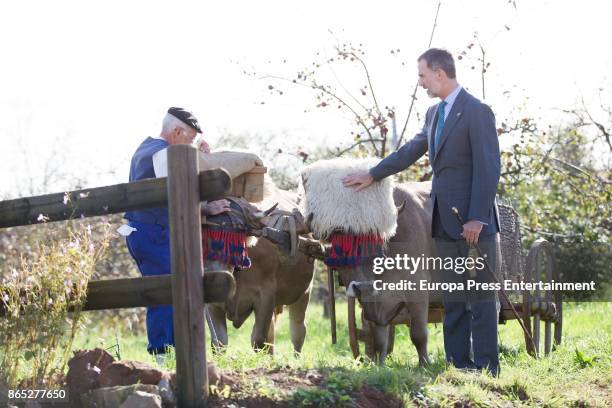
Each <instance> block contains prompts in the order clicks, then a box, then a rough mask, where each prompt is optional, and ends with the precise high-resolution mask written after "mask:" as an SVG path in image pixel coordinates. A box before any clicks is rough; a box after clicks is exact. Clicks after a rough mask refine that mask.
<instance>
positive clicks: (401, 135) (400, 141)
mask: <svg viewBox="0 0 612 408" xmlns="http://www.w3.org/2000/svg"><path fill="white" fill-rule="evenodd" d="M441 5H442V1H441V0H440V1H438V7H437V8H436V15H435V17H434V22H433V27H432V28H431V35H430V36H429V43H428V44H427V48H430V47H431V43H432V41H433V36H434V32H435V31H436V27H437V25H438V15H439V14H440V6H441ZM417 89H419V81H417V83H416V84H415V85H414V90H413V91H412V96H411V97H410V108H408V116H406V121H405V122H404V127H403V128H402V133H400V137H399V139H398V140H397V144H396V145H395V150H397V149H399V147H400V146H401V145H402V141H403V139H404V133H405V132H406V128H407V127H408V121H410V116H411V114H412V108H413V106H414V101H415V100H416V93H417Z"/></svg>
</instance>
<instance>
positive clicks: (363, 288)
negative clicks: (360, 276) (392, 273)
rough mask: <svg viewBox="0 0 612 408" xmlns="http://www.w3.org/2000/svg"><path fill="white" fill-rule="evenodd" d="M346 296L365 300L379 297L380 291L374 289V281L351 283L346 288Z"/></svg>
mask: <svg viewBox="0 0 612 408" xmlns="http://www.w3.org/2000/svg"><path fill="white" fill-rule="evenodd" d="M346 294H347V296H351V297H356V298H357V299H360V300H363V299H367V298H369V297H371V296H376V295H378V291H377V290H376V289H375V288H374V282H373V281H362V282H357V281H351V283H349V285H348V287H347V288H346Z"/></svg>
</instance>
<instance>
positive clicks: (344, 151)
mask: <svg viewBox="0 0 612 408" xmlns="http://www.w3.org/2000/svg"><path fill="white" fill-rule="evenodd" d="M381 141H382V139H363V140H359V141H358V142H356V143H353V144H352V145H351V146H350V147H347V148H346V149H344V150H342V151H340V152H338V153H337V154H336V157H340V156H342V155H343V154H344V153H346V152H348V151H350V150H352V149H354V148H355V147H357V146H359V145H361V144H364V143H367V142H381Z"/></svg>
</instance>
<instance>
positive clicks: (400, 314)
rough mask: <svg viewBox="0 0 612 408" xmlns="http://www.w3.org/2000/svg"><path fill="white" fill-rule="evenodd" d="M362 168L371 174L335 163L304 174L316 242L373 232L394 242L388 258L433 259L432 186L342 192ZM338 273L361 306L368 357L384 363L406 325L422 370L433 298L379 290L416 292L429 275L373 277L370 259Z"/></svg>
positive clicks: (401, 273) (387, 272)
mask: <svg viewBox="0 0 612 408" xmlns="http://www.w3.org/2000/svg"><path fill="white" fill-rule="evenodd" d="M360 166H363V167H365V168H367V167H368V166H369V163H368V162H365V161H364V162H359V161H356V160H346V159H335V160H330V161H323V162H318V163H315V164H313V165H311V166H309V167H307V168H306V169H304V171H303V172H302V180H303V184H304V190H305V193H306V194H305V197H306V203H305V207H306V214H305V216H306V219H307V220H308V222H307V224H308V226H309V227H311V228H312V229H313V233H314V235H315V238H326V237H327V236H329V235H330V234H333V233H334V232H336V231H339V232H341V233H343V234H349V235H359V234H364V233H365V234H367V233H370V232H368V231H373V232H376V233H377V234H380V235H381V236H383V237H385V236H387V237H390V239H389V241H388V243H387V249H386V251H385V253H386V256H387V257H392V258H395V257H396V255H400V256H402V257H403V256H404V254H405V255H407V256H408V257H413V258H426V257H433V256H434V246H433V240H432V237H431V216H432V210H433V208H432V203H431V199H430V197H429V192H430V190H431V185H430V183H411V184H401V185H398V186H395V187H394V188H393V187H392V185H390V184H380V185H378V184H377V185H376V186H374V187H373V188H370V189H371V191H370V192H367V190H370V189H366V190H364V191H362V192H353V191H352V190H349V189H347V188H345V187H343V186H342V182H341V179H342V177H343V176H345V175H346V174H347V173H351V172H354V171H356V170H359V167H360ZM384 183H391V181H389V180H387V181H385V182H384ZM391 196H392V198H391ZM391 201H394V202H395V206H397V207H401V206H403V210H401V211H400V212H399V213H398V212H394V211H391V210H390V208H391V209H392V207H393V203H392V202H391ZM389 217H393V218H392V219H390V218H389ZM395 221H396V222H397V224H396V225H394V223H395ZM339 224H345V225H339ZM338 271H339V274H340V279H341V282H342V283H343V284H344V285H345V286H346V287H347V294H348V295H349V296H355V297H357V298H358V300H359V302H360V304H361V307H362V322H363V326H364V331H365V332H366V333H367V334H368V335H369V336H370V344H369V347H366V353H367V354H368V356H369V357H370V358H372V359H373V360H376V361H378V362H380V363H382V362H383V361H384V360H385V358H386V356H387V354H388V353H389V348H390V342H389V340H390V335H391V330H390V328H391V326H390V325H392V324H399V323H408V324H409V325H410V338H411V340H412V342H413V343H414V345H415V347H416V349H417V353H418V355H419V364H424V363H426V362H427V361H428V357H427V319H428V312H429V310H428V309H429V294H428V293H427V292H419V291H408V290H375V289H381V288H380V286H381V283H397V282H402V281H414V282H415V283H417V287H418V282H419V281H420V280H421V279H427V280H429V278H430V273H429V271H428V270H426V269H424V268H419V269H418V270H417V271H415V273H411V271H410V270H408V269H397V270H396V269H390V270H385V271H384V272H383V273H382V274H375V273H374V271H373V258H371V257H370V258H369V259H367V260H365V261H364V262H363V263H362V264H361V265H358V266H343V267H338ZM376 281H378V282H376ZM375 286H376V288H375Z"/></svg>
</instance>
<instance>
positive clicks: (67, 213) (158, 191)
mask: <svg viewBox="0 0 612 408" xmlns="http://www.w3.org/2000/svg"><path fill="white" fill-rule="evenodd" d="M199 187H200V200H202V201H203V200H214V199H218V198H221V197H223V196H225V195H228V194H229V192H230V191H231V188H232V181H231V178H230V175H229V174H228V173H227V171H225V170H224V169H213V170H204V171H201V172H200V174H199ZM167 205H168V189H167V178H166V177H163V178H155V179H146V180H139V181H133V182H130V183H122V184H115V185H112V186H106V187H96V188H90V189H84V190H76V191H69V192H65V193H54V194H46V195H42V196H35V197H24V198H17V199H14V200H7V201H0V228H7V227H16V226H20V225H29V224H39V223H41V222H51V221H64V220H68V219H72V218H81V217H94V216H98V215H107V214H115V213H121V212H125V211H131V210H142V209H145V208H155V207H166V206H167Z"/></svg>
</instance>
